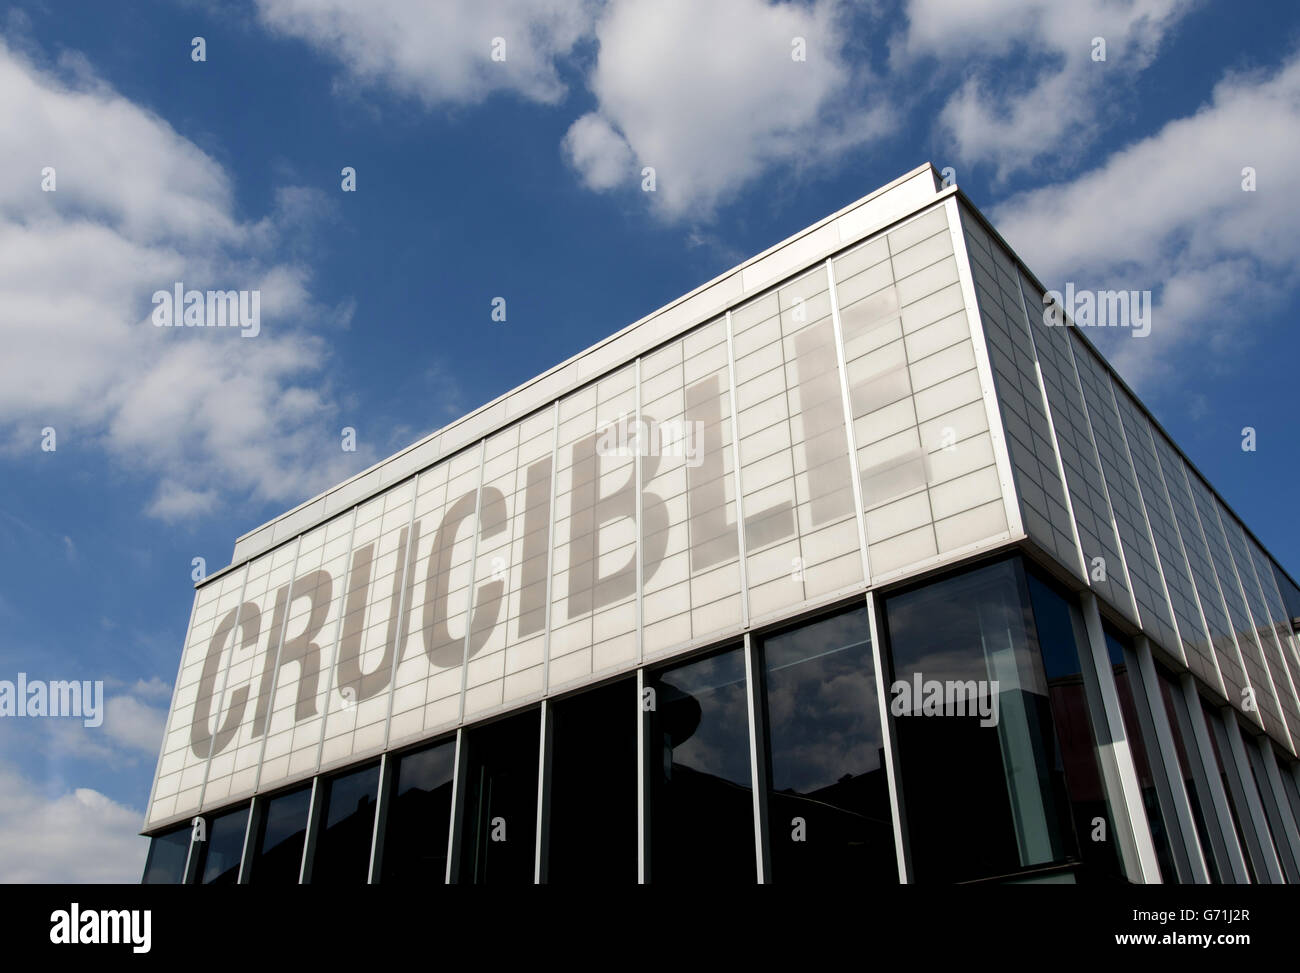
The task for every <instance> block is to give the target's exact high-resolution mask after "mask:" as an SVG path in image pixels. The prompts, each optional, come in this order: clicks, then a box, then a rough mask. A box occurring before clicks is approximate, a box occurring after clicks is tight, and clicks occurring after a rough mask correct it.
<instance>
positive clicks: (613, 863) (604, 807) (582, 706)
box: [546, 679, 638, 885]
mask: <svg viewBox="0 0 1300 973" xmlns="http://www.w3.org/2000/svg"><path fill="white" fill-rule="evenodd" d="M637 713H638V709H637V700H636V681H635V680H631V679H624V680H621V681H620V682H616V683H614V684H612V685H609V686H604V687H602V688H600V689H594V690H590V691H588V692H585V693H580V694H578V695H577V696H572V697H570V698H568V699H562V700H560V701H559V702H556V703H554V704H553V705H552V706H551V710H550V714H549V716H548V719H549V720H551V721H552V727H551V791H550V802H551V803H550V815H549V831H548V845H547V866H546V881H547V882H548V883H549V884H553V885H555V884H565V883H586V884H589V885H620V884H632V885H635V884H636V881H637V831H636V828H637V813H636V774H637V743H636V717H637Z"/></svg>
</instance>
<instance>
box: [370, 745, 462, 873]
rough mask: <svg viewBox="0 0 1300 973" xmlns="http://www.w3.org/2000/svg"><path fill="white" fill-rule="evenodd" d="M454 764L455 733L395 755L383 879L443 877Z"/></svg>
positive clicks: (385, 835) (385, 841)
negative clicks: (427, 745)
mask: <svg viewBox="0 0 1300 973" xmlns="http://www.w3.org/2000/svg"><path fill="white" fill-rule="evenodd" d="M455 770H456V741H455V740H454V739H453V740H447V741H445V742H443V743H439V744H435V745H434V746H432V747H428V748H427V749H424V750H416V751H415V752H414V753H408V754H404V755H403V756H402V757H400V758H399V759H398V761H397V767H396V770H395V776H394V778H393V803H392V805H391V807H390V808H389V810H388V815H387V822H386V827H385V833H384V852H383V855H384V860H383V872H382V876H383V881H385V882H404V883H412V884H413V883H419V884H421V885H442V884H444V883H445V882H446V881H447V838H448V833H449V831H450V829H451V784H452V775H453V774H454V773H455Z"/></svg>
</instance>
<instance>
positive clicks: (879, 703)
mask: <svg viewBox="0 0 1300 973" xmlns="http://www.w3.org/2000/svg"><path fill="white" fill-rule="evenodd" d="M866 600H867V624H868V628H869V629H870V631H871V658H872V661H873V662H874V663H875V669H876V707H877V709H878V711H879V714H880V738H881V743H882V744H883V746H882V747H881V749H882V750H883V751H884V754H885V779H886V781H887V782H888V785H889V810H890V814H891V816H892V817H893V826H894V854H895V856H896V857H897V861H898V881H899V882H901V883H902V884H904V885H906V884H908V883H910V882H911V880H912V876H911V864H910V862H909V861H908V856H907V831H906V817H905V815H904V809H903V796H902V792H901V791H900V789H899V786H898V771H897V769H896V764H897V761H898V749H897V748H898V745H897V743H896V742H895V741H894V733H893V727H892V726H890V723H889V699H888V697H887V693H886V690H885V669H884V653H885V646H884V644H883V643H882V642H881V639H880V625H879V622H878V621H877V618H876V614H877V611H876V601H877V596H876V593H875V592H874V591H868V592H867V596H866Z"/></svg>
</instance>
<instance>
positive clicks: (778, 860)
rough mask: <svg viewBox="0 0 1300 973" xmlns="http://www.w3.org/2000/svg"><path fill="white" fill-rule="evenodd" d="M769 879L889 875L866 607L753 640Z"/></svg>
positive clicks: (893, 861)
mask: <svg viewBox="0 0 1300 973" xmlns="http://www.w3.org/2000/svg"><path fill="white" fill-rule="evenodd" d="M763 660H764V662H763V665H764V676H765V681H766V687H765V688H766V690H767V692H766V700H767V727H768V736H769V740H770V744H769V753H770V761H771V766H770V777H769V780H770V786H769V790H768V825H769V829H770V846H771V854H772V881H774V882H814V881H836V880H841V881H849V880H852V881H857V882H879V883H887V884H888V883H892V884H897V882H898V863H897V857H896V853H895V847H894V830H893V825H892V822H891V815H890V808H889V787H888V781H887V780H886V777H885V760H884V750H883V745H882V743H881V730H880V712H879V709H880V708H879V705H878V703H877V697H876V677H875V665H874V662H873V661H872V655H871V631H870V628H869V623H868V619H867V609H866V607H865V606H864V607H862V608H859V609H856V610H854V611H851V612H847V613H845V614H842V615H837V616H835V617H833V618H827V619H823V620H821V621H817V622H813V623H812V624H809V625H805V626H803V627H802V628H798V629H794V630H793V631H789V632H783V633H781V634H780V635H775V636H772V637H769V638H767V639H765V640H764V642H763Z"/></svg>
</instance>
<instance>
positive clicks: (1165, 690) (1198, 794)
mask: <svg viewBox="0 0 1300 973" xmlns="http://www.w3.org/2000/svg"><path fill="white" fill-rule="evenodd" d="M1156 672H1157V676H1158V678H1159V680H1160V696H1161V698H1162V699H1163V700H1164V702H1165V715H1166V716H1167V717H1168V718H1169V730H1170V732H1171V733H1172V734H1173V737H1174V750H1175V751H1176V752H1177V754H1178V768H1179V770H1180V772H1181V773H1182V775H1183V786H1184V787H1185V788H1186V789H1187V800H1188V803H1189V804H1190V805H1191V807H1192V820H1193V821H1194V823H1195V824H1196V836H1197V839H1198V840H1199V843H1200V846H1201V857H1202V858H1204V859H1205V867H1206V870H1207V871H1208V872H1209V873H1210V881H1211V882H1215V883H1218V882H1221V881H1222V878H1221V877H1220V876H1221V875H1222V874H1223V873H1222V872H1221V871H1220V865H1221V864H1225V865H1226V863H1224V860H1223V857H1222V856H1223V849H1222V848H1221V847H1220V846H1219V843H1218V842H1217V841H1216V840H1215V834H1214V832H1212V831H1210V830H1209V829H1208V822H1207V821H1206V819H1205V811H1204V809H1205V808H1207V807H1211V808H1212V807H1213V806H1214V804H1213V802H1212V801H1211V800H1210V796H1209V795H1208V794H1206V793H1204V791H1203V790H1202V789H1201V788H1200V787H1198V786H1197V783H1196V774H1195V772H1194V770H1193V766H1192V759H1193V757H1194V756H1195V753H1196V751H1195V746H1196V738H1195V736H1194V735H1193V734H1192V729H1191V726H1190V724H1189V723H1188V715H1187V707H1186V706H1185V705H1184V702H1183V698H1182V690H1181V689H1180V688H1179V687H1178V685H1177V684H1176V682H1175V677H1174V676H1173V675H1172V674H1170V673H1169V672H1167V671H1165V670H1164V669H1159V668H1158V669H1157V670H1156Z"/></svg>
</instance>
